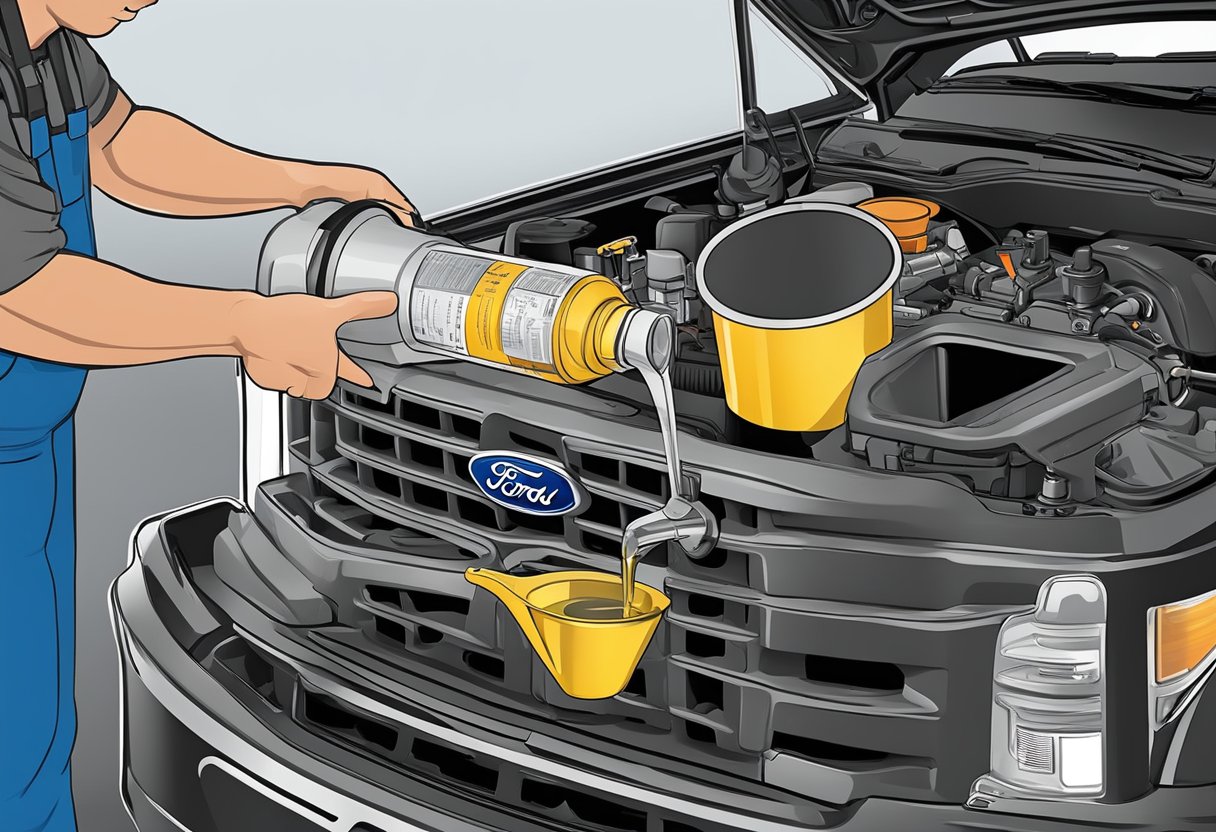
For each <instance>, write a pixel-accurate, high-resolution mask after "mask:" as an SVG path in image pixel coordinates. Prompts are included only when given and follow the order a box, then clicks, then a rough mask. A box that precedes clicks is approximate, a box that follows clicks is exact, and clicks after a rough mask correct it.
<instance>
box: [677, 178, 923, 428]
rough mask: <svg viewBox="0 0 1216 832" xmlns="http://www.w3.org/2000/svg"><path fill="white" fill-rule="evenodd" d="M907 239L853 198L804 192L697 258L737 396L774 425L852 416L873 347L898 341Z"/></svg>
mask: <svg viewBox="0 0 1216 832" xmlns="http://www.w3.org/2000/svg"><path fill="white" fill-rule="evenodd" d="M902 267H903V259H902V256H901V252H900V248H899V243H898V242H897V241H896V239H895V236H894V235H893V234H892V233H891V232H890V231H889V230H888V229H887V227H886V226H885V225H883V224H882V223H881V222H880V221H879V220H877V219H875V218H874V217H873V216H871V215H870V214H868V213H866V212H864V211H861V210H858V209H856V208H852V207H850V206H846V205H837V204H834V203H827V202H800V203H794V204H791V205H783V206H781V207H779V208H772V209H769V210H767V211H763V212H761V213H758V214H755V215H754V216H752V217H749V218H747V219H744V220H740V221H739V222H736V223H734V224H733V225H731V226H729V227H727V228H726V229H725V230H724V231H723V232H722V233H720V234H718V235H717V236H716V237H714V239H713V240H712V241H710V244H709V245H708V246H707V247H706V249H705V252H704V253H703V254H702V256H701V259H700V261H699V262H698V263H697V290H698V293H699V294H700V296H701V299H702V300H703V301H704V302H705V303H706V304H707V305H708V306H709V307H710V309H711V310H712V312H713V318H714V329H715V336H716V339H717V347H718V355H719V359H720V361H721V362H722V373H723V378H724V382H725V387H726V401H727V405H728V406H729V407H730V409H731V410H732V411H734V412H735V413H736V414H738V415H739V416H740V417H742V418H743V419H746V420H747V421H749V422H752V423H754V424H757V425H761V426H763V427H766V428H772V429H776V430H791V431H820V430H830V429H832V428H835V427H837V426H839V425H840V424H842V423H843V421H844V414H845V405H846V403H847V401H848V397H849V392H850V391H851V390H852V388H853V379H854V377H855V376H856V374H857V369H858V367H860V366H861V363H862V361H864V360H865V358H866V356H868V355H870V354H872V353H874V352H876V351H878V350H880V349H882V348H883V347H885V346H886V345H887V344H889V343H890V341H891V334H892V288H893V287H894V285H895V282H896V280H898V279H899V274H900V271H901V269H902Z"/></svg>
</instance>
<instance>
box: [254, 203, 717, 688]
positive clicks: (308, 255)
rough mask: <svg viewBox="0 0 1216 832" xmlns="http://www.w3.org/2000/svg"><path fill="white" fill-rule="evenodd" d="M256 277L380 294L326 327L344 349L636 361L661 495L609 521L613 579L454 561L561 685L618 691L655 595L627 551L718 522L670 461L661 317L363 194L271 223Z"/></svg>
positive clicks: (691, 548) (645, 636) (649, 620)
mask: <svg viewBox="0 0 1216 832" xmlns="http://www.w3.org/2000/svg"><path fill="white" fill-rule="evenodd" d="M258 289H259V290H260V291H261V292H263V293H264V294H282V293H287V292H311V293H314V294H316V295H318V296H320V297H337V296H341V295H347V294H351V293H354V292H361V291H369V290H388V291H393V292H396V294H397V297H398V299H399V302H398V306H397V314H396V315H395V316H391V317H389V318H382V319H379V320H374V321H355V322H352V323H349V324H346V325H345V326H344V327H343V328H342V329H341V330H339V332H338V337H339V340H341V342H342V345H343V348H344V349H346V350H347V351H348V352H349V353H351V354H352V355H354V356H356V357H364V358H373V359H378V360H381V361H387V362H390V363H396V364H410V363H418V362H420V361H426V360H436V359H439V360H444V359H447V360H451V359H458V360H462V361H471V362H475V363H479V364H487V365H490V366H494V367H500V368H504V369H508V370H512V371H514V372H518V373H525V374H528V375H532V376H535V377H537V378H542V379H545V380H548V381H552V382H556V383H561V384H578V383H581V382H586V381H590V380H592V379H595V378H600V377H603V376H606V375H608V374H610V373H613V372H621V371H625V370H638V371H639V372H640V374H641V376H642V379H643V380H644V381H645V383H646V387H647V389H648V391H649V392H650V394H651V397H652V398H653V400H654V405H655V414H656V416H657V418H658V422H659V428H660V432H661V435H662V439H663V451H664V455H665V457H666V462H667V473H668V479H669V482H670V486H671V492H670V498H669V500H668V501H667V504H666V505H664V506H663V507H662V508H660V509H659V510H657V511H653V512H650V513H649V514H645V515H643V516H641V517H638V518H636V519H635V520H633V521H632V522H631V523H630V524H629V526H628V527H627V528H626V529H625V530H624V533H623V536H622V541H621V569H620V576H619V577H618V576H614V575H611V574H608V573H604V572H594V571H562V572H556V573H549V574H546V575H542V576H532V577H529V578H521V577H519V576H516V575H511V574H509V573H504V572H495V571H492V570H487V569H470V570H468V571H467V572H466V578H467V579H468V580H469V581H470V582H472V583H474V584H476V585H478V586H481V587H483V588H485V589H487V590H488V591H490V592H493V593H494V594H495V595H497V596H498V598H499V599H500V600H501V601H502V602H503V604H504V605H505V606H506V607H507V609H508V610H509V611H510V612H511V614H512V616H514V618H515V620H516V621H517V622H518V623H519V625H520V627H521V629H522V631H523V632H524V634H525V636H526V637H527V638H528V640H529V641H530V642H531V643H532V645H533V646H534V647H535V649H536V651H537V654H538V655H540V656H541V659H542V661H544V663H545V665H546V666H547V667H548V668H549V670H550V672H551V673H552V674H553V676H554V678H555V679H556V680H557V682H558V684H559V685H560V686H561V687H562V689H563V690H565V691H566V692H567V693H568V694H569V695H571V696H575V697H580V698H590V699H595V698H603V697H607V696H613V695H615V694H617V693H619V692H620V691H621V690H622V689H623V688H624V687H625V684H626V683H627V682H628V680H629V678H630V676H631V674H632V673H633V669H634V667H635V666H636V664H637V662H638V660H639V659H640V657H641V655H642V652H643V651H644V650H645V649H646V646H647V644H648V643H649V641H650V638H651V636H652V635H653V634H654V632H655V628H656V627H657V626H658V619H659V617H660V616H661V615H662V614H663V612H664V611H665V610H666V609H667V606H668V604H669V603H670V602H669V599H668V598H667V597H666V596H665V595H663V593H662V592H661V591H660V590H658V589H655V588H654V587H648V586H645V585H644V584H640V583H635V581H634V571H635V569H636V567H637V562H638V560H640V559H641V557H642V556H643V555H644V554H645V553H646V552H647V551H649V550H650V549H652V548H653V547H655V546H657V545H659V544H660V543H664V542H668V541H671V542H675V543H678V544H679V545H681V546H683V547H684V549H685V551H686V552H687V553H688V554H689V556H690V557H702V556H704V555H705V554H707V553H708V552H709V551H710V550H711V549H712V548H713V546H714V544H715V542H716V540H717V535H718V525H717V519H716V518H715V517H714V515H713V514H712V513H711V512H710V511H709V510H708V509H707V508H706V507H705V506H704V505H703V504H702V503H700V502H698V501H697V500H696V499H695V496H694V495H693V494H692V493H691V489H690V486H689V481H688V480H686V479H685V477H684V475H683V472H682V469H681V464H680V454H679V448H678V445H677V439H676V436H677V431H676V422H675V410H674V407H673V403H672V390H671V374H670V370H671V364H672V360H673V357H674V352H675V325H674V322H673V321H672V318H671V317H669V316H667V315H663V314H661V313H658V312H653V311H651V310H647V309H640V308H638V307H636V306H634V305H632V304H630V303H629V301H628V300H626V298H625V295H624V294H623V292H622V291H621V289H620V288H619V287H618V286H617V284H616V283H614V282H613V281H612V280H610V279H609V278H607V277H605V276H603V275H600V274H595V273H593V272H588V271H583V270H580V269H574V268H569V267H566V266H560V265H553V264H546V263H538V262H534V261H530V260H525V259H522V258H518V257H511V256H502V255H499V254H497V253H494V252H488V251H482V250H478V249H474V248H469V247H466V246H461V245H458V244H456V243H454V242H453V241H451V240H447V239H444V238H442V237H439V236H435V235H432V234H428V233H424V232H421V231H417V230H415V229H412V228H406V227H403V226H402V225H401V224H400V223H399V222H398V221H397V220H396V219H395V218H394V217H393V215H392V214H390V213H389V212H388V211H386V210H385V209H384V208H383V207H381V206H379V205H377V204H376V203H369V202H362V203H350V204H342V203H337V202H321V203H317V204H314V205H312V206H309V207H307V208H305V209H304V210H303V211H301V212H300V213H298V214H296V215H294V216H292V217H289V218H288V219H286V220H284V221H283V222H282V223H280V224H279V225H278V226H276V228H275V229H274V230H273V231H272V232H271V233H270V236H268V237H267V239H266V243H265V244H264V246H263V249H262V258H261V263H260V265H259V268H258Z"/></svg>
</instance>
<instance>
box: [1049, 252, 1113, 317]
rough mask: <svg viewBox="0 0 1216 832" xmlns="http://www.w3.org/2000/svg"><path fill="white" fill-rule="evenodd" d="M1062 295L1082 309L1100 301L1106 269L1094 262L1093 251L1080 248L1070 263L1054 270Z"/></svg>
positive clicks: (1104, 283) (1104, 284)
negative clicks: (1060, 283) (1059, 281)
mask: <svg viewBox="0 0 1216 832" xmlns="http://www.w3.org/2000/svg"><path fill="white" fill-rule="evenodd" d="M1056 274H1057V275H1058V276H1059V277H1060V280H1061V281H1062V282H1063V283H1062V287H1061V288H1062V289H1063V290H1064V294H1065V295H1067V296H1068V297H1070V298H1072V301H1073V303H1074V304H1076V305H1077V306H1079V307H1081V308H1082V309H1088V308H1090V307H1092V306H1094V305H1095V304H1097V303H1098V301H1100V300H1102V297H1103V293H1104V289H1105V286H1106V267H1105V266H1103V265H1102V264H1101V263H1100V262H1098V261H1096V260H1094V250H1093V249H1092V248H1090V247H1089V246H1081V248H1079V249H1077V250H1076V252H1075V253H1074V254H1073V256H1072V263H1070V264H1068V265H1064V266H1060V267H1059V268H1058V269H1056Z"/></svg>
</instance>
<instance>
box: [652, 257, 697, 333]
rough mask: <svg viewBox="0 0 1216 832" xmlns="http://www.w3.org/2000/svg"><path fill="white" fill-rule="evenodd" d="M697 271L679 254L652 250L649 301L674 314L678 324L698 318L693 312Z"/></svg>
mask: <svg viewBox="0 0 1216 832" xmlns="http://www.w3.org/2000/svg"><path fill="white" fill-rule="evenodd" d="M695 275H696V272H695V270H694V269H693V268H692V266H691V265H690V264H689V262H688V260H686V259H685V258H684V255H683V254H681V253H680V252H678V251H669V250H666V249H651V250H650V251H648V252H646V286H647V298H648V300H649V301H650V303H652V304H656V305H659V306H663V307H665V308H666V309H668V310H670V311H671V314H672V316H673V317H674V318H675V322H676V323H677V324H686V323H688V322H689V321H694V320H696V318H697V315H696V312H695V311H694V310H693V298H694V297H695V295H696V290H695V284H694V280H695Z"/></svg>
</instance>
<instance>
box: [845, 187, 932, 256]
mask: <svg viewBox="0 0 1216 832" xmlns="http://www.w3.org/2000/svg"><path fill="white" fill-rule="evenodd" d="M857 207H858V208H860V209H861V210H863V211H865V212H867V213H870V214H873V215H874V216H876V217H878V218H879V219H880V220H882V221H883V222H884V223H886V226H887V228H890V229H891V233H892V234H894V235H895V237H896V239H897V240H899V247H900V249H901V250H902V251H904V252H905V253H907V254H918V253H920V252H922V251H924V250H925V249H927V248H928V247H929V236H928V231H929V221H930V220H932V219H933V218H934V217H936V216H937V214H938V212H939V211H941V206H939V205H938V204H937V203H935V202H929V201H928V200H927V199H916V198H914V197H910V196H897V197H879V198H877V199H867V200H866V201H865V202H862V203H861V204H859V205H858V206H857Z"/></svg>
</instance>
